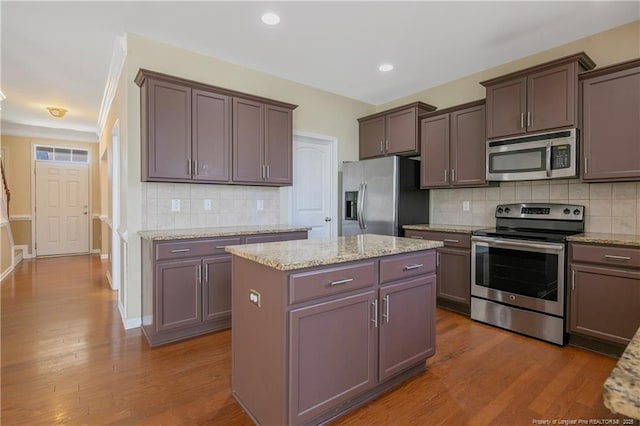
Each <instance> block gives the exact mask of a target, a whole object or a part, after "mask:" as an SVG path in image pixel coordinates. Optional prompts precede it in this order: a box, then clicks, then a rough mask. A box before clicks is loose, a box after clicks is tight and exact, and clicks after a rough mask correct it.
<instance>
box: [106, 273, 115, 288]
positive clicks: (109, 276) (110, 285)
mask: <svg viewBox="0 0 640 426" xmlns="http://www.w3.org/2000/svg"><path fill="white" fill-rule="evenodd" d="M105 275H106V277H107V281H108V282H109V287H110V288H111V289H112V290H113V282H112V281H111V271H107V273H106V274H105Z"/></svg>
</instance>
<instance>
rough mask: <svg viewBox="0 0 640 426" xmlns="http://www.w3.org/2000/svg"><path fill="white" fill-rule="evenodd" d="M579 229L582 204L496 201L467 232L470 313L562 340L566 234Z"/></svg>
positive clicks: (479, 318)
mask: <svg viewBox="0 0 640 426" xmlns="http://www.w3.org/2000/svg"><path fill="white" fill-rule="evenodd" d="M581 232H584V206H579V205H573V204H552V203H524V204H502V205H499V206H497V207H496V227H495V228H490V229H481V230H478V231H474V232H473V235H472V237H471V318H472V319H474V320H477V321H481V322H485V323H487V324H491V325H495V326H498V327H502V328H505V329H508V330H512V331H516V332H518V333H522V334H526V335H528V336H532V337H536V338H538V339H542V340H546V341H548V342H551V343H556V344H558V345H564V344H566V333H565V311H566V304H565V300H566V297H565V296H566V288H565V283H566V253H567V243H566V237H567V236H568V235H572V234H577V233H581Z"/></svg>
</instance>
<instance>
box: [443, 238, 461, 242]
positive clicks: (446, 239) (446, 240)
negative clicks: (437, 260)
mask: <svg viewBox="0 0 640 426" xmlns="http://www.w3.org/2000/svg"><path fill="white" fill-rule="evenodd" d="M442 241H444V242H445V243H459V242H460V240H450V239H449V238H445V239H444V240H442Z"/></svg>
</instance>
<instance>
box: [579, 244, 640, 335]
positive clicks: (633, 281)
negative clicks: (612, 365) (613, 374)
mask: <svg viewBox="0 0 640 426" xmlns="http://www.w3.org/2000/svg"><path fill="white" fill-rule="evenodd" d="M639 260H640V249H633V248H622V247H612V246H596V245H583V244H571V286H570V288H569V292H570V297H569V300H570V311H569V332H570V333H575V334H578V335H582V336H586V337H589V338H595V339H598V340H601V341H605V342H611V343H616V344H622V345H627V344H628V343H629V341H630V340H631V338H632V337H633V335H634V334H635V332H636V331H637V330H638V327H640V269H639V268H638V266H639V264H638V262H639Z"/></svg>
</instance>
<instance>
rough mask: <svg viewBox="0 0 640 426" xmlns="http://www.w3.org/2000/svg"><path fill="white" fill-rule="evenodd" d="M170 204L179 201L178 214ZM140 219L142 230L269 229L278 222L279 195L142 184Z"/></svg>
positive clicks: (254, 190) (215, 187) (264, 191)
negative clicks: (250, 227) (260, 208)
mask: <svg viewBox="0 0 640 426" xmlns="http://www.w3.org/2000/svg"><path fill="white" fill-rule="evenodd" d="M172 200H180V211H179V212H174V211H172V210H171V205H172ZM205 200H210V202H211V210H205ZM260 201H261V202H262V203H261V204H262V207H263V208H262V210H258V203H259V202H260ZM141 219H142V220H141V221H142V229H143V230H154V229H184V228H201V227H205V226H206V227H209V226H240V225H273V224H277V223H279V220H280V192H279V188H268V187H255V186H233V185H206V184H188V183H145V182H143V183H142V218H141Z"/></svg>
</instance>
